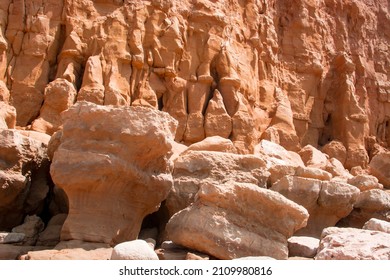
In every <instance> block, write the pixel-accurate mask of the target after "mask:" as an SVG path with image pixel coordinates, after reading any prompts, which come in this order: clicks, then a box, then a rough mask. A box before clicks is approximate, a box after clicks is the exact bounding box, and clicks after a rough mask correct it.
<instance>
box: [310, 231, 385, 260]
mask: <svg viewBox="0 0 390 280" xmlns="http://www.w3.org/2000/svg"><path fill="white" fill-rule="evenodd" d="M315 258H316V259H317V260H390V234H388V233H384V232H379V231H371V230H362V229H355V228H329V229H326V230H324V232H323V233H322V237H321V243H320V247H319V248H318V254H317V255H316V257H315Z"/></svg>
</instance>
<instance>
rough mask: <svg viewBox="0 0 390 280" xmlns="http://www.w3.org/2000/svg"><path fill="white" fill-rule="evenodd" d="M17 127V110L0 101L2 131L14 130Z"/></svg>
mask: <svg viewBox="0 0 390 280" xmlns="http://www.w3.org/2000/svg"><path fill="white" fill-rule="evenodd" d="M15 125H16V109H15V108H14V107H12V106H10V105H8V104H7V103H5V102H2V101H0V129H8V128H9V129H13V128H15Z"/></svg>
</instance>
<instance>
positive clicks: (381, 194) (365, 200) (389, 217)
mask: <svg viewBox="0 0 390 280" xmlns="http://www.w3.org/2000/svg"><path fill="white" fill-rule="evenodd" d="M371 218H377V219H381V220H385V221H388V222H390V193H388V192H385V191H383V190H380V189H372V190H368V191H364V192H361V193H360V195H359V197H358V199H357V201H356V203H355V205H354V209H353V211H352V212H351V213H350V214H349V215H348V216H347V217H345V218H343V219H342V220H341V221H340V222H339V224H338V225H339V226H343V227H355V228H362V227H363V225H364V224H365V223H366V222H367V221H368V220H370V219H371Z"/></svg>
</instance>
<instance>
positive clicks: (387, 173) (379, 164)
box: [370, 152, 390, 189]
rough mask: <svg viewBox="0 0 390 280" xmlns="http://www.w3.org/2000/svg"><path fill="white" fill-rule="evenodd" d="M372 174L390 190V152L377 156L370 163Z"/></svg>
mask: <svg viewBox="0 0 390 280" xmlns="http://www.w3.org/2000/svg"><path fill="white" fill-rule="evenodd" d="M370 172H371V174H372V175H374V176H375V177H377V178H378V180H379V182H380V183H381V184H383V186H384V187H385V188H388V189H390V152H388V153H380V154H377V155H376V156H375V157H374V158H373V159H372V160H371V162H370Z"/></svg>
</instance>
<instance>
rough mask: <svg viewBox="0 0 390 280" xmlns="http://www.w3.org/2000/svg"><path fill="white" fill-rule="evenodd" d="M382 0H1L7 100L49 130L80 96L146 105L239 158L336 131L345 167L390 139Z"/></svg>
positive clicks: (1, 90) (0, 47)
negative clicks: (230, 146) (264, 142)
mask: <svg viewBox="0 0 390 280" xmlns="http://www.w3.org/2000/svg"><path fill="white" fill-rule="evenodd" d="M388 10H389V2H388V1H386V0H379V1H374V0H367V1H356V0H348V1H340V0H324V1H314V0H294V1H290V0H289V1H285V0H279V1H275V0H273V1H264V0H248V1H238V0H229V1H228V0H224V1H222V0H221V1H206V0H186V1H171V0H151V1H141V0H138V1H126V0H124V1H122V0H99V1H91V0H74V1H69V0H61V1H54V0H31V1H27V0H13V1H11V0H3V1H1V4H0V96H1V97H0V98H1V99H3V100H5V101H9V102H10V103H11V104H12V105H13V106H15V107H16V110H17V125H19V126H30V125H31V128H32V129H33V130H36V131H41V132H46V133H49V134H52V133H53V132H55V131H56V130H57V129H58V127H59V126H60V125H61V120H60V118H59V114H60V112H61V111H63V110H65V109H67V108H68V107H69V106H71V105H72V104H73V103H74V102H76V101H79V100H86V101H91V102H94V103H97V104H105V105H109V104H113V105H143V106H151V107H155V108H158V109H160V110H163V111H166V112H168V113H169V114H171V115H172V116H173V117H174V118H176V119H177V120H178V121H179V127H178V132H177V135H176V140H177V141H183V142H185V143H193V142H198V141H200V140H202V139H204V138H205V137H206V136H214V135H219V136H222V137H225V138H230V139H231V140H233V142H234V144H235V145H236V147H237V148H238V149H239V151H240V152H242V153H248V152H251V151H252V149H253V146H254V145H255V144H257V142H258V140H259V139H268V140H272V141H275V142H278V143H280V144H281V145H282V146H285V147H286V148H288V149H290V150H298V149H299V147H303V146H305V145H306V144H310V145H312V146H314V147H321V146H324V145H325V144H327V143H329V142H330V141H332V140H337V141H340V142H341V143H342V144H343V146H344V147H345V149H346V150H347V157H346V162H345V163H346V166H347V167H348V168H351V167H353V166H357V165H361V166H363V167H365V166H366V165H367V163H368V161H369V155H370V153H372V152H373V149H374V145H375V144H376V143H379V144H380V145H382V146H387V145H389V144H390V131H389V127H390V126H389V122H390V82H389V81H388V80H389V55H388V48H389V47H388V45H389V44H388V42H389V34H390V33H389V32H390V31H389V26H390V25H389V23H390V17H389V13H388Z"/></svg>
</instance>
